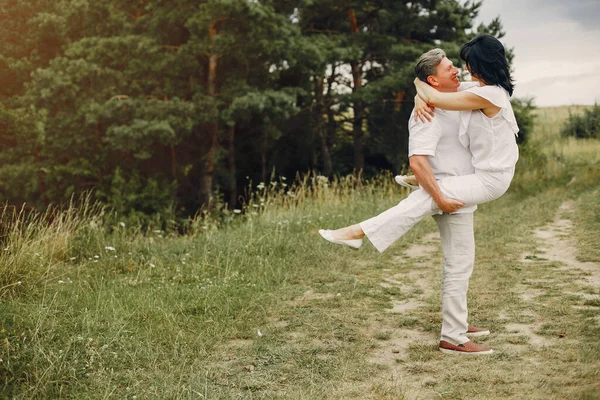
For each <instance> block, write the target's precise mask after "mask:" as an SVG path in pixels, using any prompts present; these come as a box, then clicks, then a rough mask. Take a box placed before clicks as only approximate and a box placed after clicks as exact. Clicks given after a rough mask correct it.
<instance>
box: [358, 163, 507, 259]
mask: <svg viewBox="0 0 600 400" xmlns="http://www.w3.org/2000/svg"><path fill="white" fill-rule="evenodd" d="M513 175H514V170H509V171H481V170H476V171H475V173H474V174H471V175H463V176H450V177H447V178H444V179H442V180H440V181H438V184H439V185H440V189H441V190H442V193H444V195H445V196H446V197H448V198H452V199H456V200H460V201H462V202H463V203H465V205H476V204H482V203H486V202H488V201H492V200H495V199H497V198H499V197H500V196H502V195H503V194H504V193H505V192H506V190H508V187H509V186H510V181H511V180H512V177H513ZM441 213H442V211H441V210H440V209H439V208H438V207H437V205H436V204H435V202H434V201H433V199H432V198H431V196H430V195H429V193H427V192H426V191H425V190H423V189H418V190H415V191H414V192H412V193H411V194H410V195H408V197H407V198H405V199H404V200H402V201H401V202H400V203H398V205H397V206H394V207H392V208H390V209H388V210H386V211H384V212H382V213H381V214H379V215H377V216H376V217H373V218H370V219H368V220H366V221H363V222H361V223H360V227H361V228H362V230H363V232H364V233H365V235H366V236H367V237H368V238H369V240H370V241H371V243H373V245H374V246H375V248H376V249H377V250H379V252H380V253H383V251H384V250H385V249H387V248H388V247H389V246H390V245H391V244H392V243H394V242H395V241H396V240H398V239H400V237H402V236H403V235H404V234H405V233H406V232H408V231H409V230H410V228H412V227H413V226H414V225H415V224H416V223H417V222H419V221H420V220H422V219H423V218H425V217H426V216H427V215H436V214H441Z"/></svg>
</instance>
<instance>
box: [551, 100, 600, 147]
mask: <svg viewBox="0 0 600 400" xmlns="http://www.w3.org/2000/svg"><path fill="white" fill-rule="evenodd" d="M561 134H562V135H563V136H575V137H576V138H577V139H590V138H592V139H600V106H598V104H595V105H594V107H593V108H591V109H587V110H584V112H583V114H582V115H573V114H570V115H569V119H567V121H566V122H565V124H564V125H563V127H562V130H561Z"/></svg>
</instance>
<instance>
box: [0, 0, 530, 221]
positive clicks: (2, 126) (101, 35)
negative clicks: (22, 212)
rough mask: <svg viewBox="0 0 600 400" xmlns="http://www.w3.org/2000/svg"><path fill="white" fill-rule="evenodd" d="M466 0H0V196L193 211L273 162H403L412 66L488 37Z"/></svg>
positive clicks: (267, 170) (314, 167)
mask: <svg viewBox="0 0 600 400" xmlns="http://www.w3.org/2000/svg"><path fill="white" fill-rule="evenodd" d="M480 6H481V2H480V1H479V2H477V1H476V2H472V1H466V2H462V1H457V0H417V1H405V0H361V1H356V0H329V1H325V0H297V1H290V0H210V1H201V0H200V1H199V0H172V1H165V0H132V1H128V2H123V1H120V0H94V1H92V0H52V1H50V0H10V1H8V0H1V1H0V13H1V14H0V15H1V16H2V24H0V43H3V46H2V48H1V49H0V82H1V83H2V84H1V85H0V143H1V144H2V147H1V150H0V161H1V162H0V195H1V196H2V198H3V200H4V201H7V202H10V203H13V204H20V203H23V202H27V203H28V204H31V205H34V206H36V207H43V206H44V205H48V204H56V203H61V202H63V201H65V200H67V199H68V198H69V197H70V196H72V195H73V194H77V193H81V192H83V191H87V190H93V195H94V197H95V198H96V199H98V200H100V201H102V202H105V203H106V204H109V205H111V206H112V207H113V208H115V209H116V210H117V211H119V212H121V213H128V212H130V211H135V212H140V213H144V214H148V215H152V214H156V213H161V212H163V211H165V210H166V209H168V208H169V207H172V205H174V204H175V205H176V207H177V213H178V214H180V215H191V214H194V213H195V212H197V210H198V209H199V208H200V207H210V205H211V204H214V202H215V196H220V197H222V198H223V199H224V201H225V202H226V203H229V205H230V206H235V205H236V204H239V202H240V200H241V199H240V194H241V193H242V190H243V188H245V187H247V186H248V185H249V184H250V182H253V183H254V184H258V183H259V182H266V181H267V180H268V179H269V177H270V175H271V173H272V171H276V173H277V174H278V175H282V176H287V177H294V176H295V175H296V174H297V173H298V172H300V173H302V172H307V171H319V172H320V173H321V174H323V175H325V176H332V175H334V174H349V173H352V172H353V171H362V172H363V173H365V174H373V173H376V172H377V171H379V170H381V169H391V170H394V171H400V170H401V169H402V167H403V165H404V164H405V163H406V148H407V138H408V132H407V120H408V117H409V114H410V112H411V110H412V105H413V96H414V89H413V85H412V80H413V79H414V76H413V72H412V68H413V66H414V63H415V61H416V59H417V58H418V56H419V55H420V54H422V53H423V52H425V51H427V50H429V49H431V48H433V47H442V48H443V49H445V50H446V52H447V53H448V56H449V57H450V58H451V59H453V60H454V62H455V63H456V64H457V65H458V62H459V60H458V49H459V47H460V45H461V44H462V43H464V42H466V41H467V40H469V39H470V38H471V37H473V36H475V35H476V34H479V33H488V34H492V35H494V36H496V37H499V38H501V37H502V36H503V34H504V32H503V31H502V25H501V22H500V20H499V19H498V18H497V19H495V20H493V21H491V23H490V24H488V25H483V24H481V25H479V26H476V27H475V26H474V18H475V17H476V16H477V13H478V11H479V8H480ZM509 53H510V51H509ZM510 56H511V57H512V54H510ZM525 105H526V106H530V105H531V104H530V103H528V104H525Z"/></svg>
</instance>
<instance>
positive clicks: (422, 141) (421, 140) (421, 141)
mask: <svg viewBox="0 0 600 400" xmlns="http://www.w3.org/2000/svg"><path fill="white" fill-rule="evenodd" d="M408 135H409V136H408V156H409V157H410V156H415V155H416V156H431V157H434V156H435V149H436V148H437V145H438V142H439V140H440V137H441V136H442V127H441V126H440V124H439V123H438V122H437V121H436V119H435V117H434V118H433V119H432V120H431V121H429V122H421V121H417V122H415V120H414V118H413V116H412V115H411V117H410V122H409V124H408Z"/></svg>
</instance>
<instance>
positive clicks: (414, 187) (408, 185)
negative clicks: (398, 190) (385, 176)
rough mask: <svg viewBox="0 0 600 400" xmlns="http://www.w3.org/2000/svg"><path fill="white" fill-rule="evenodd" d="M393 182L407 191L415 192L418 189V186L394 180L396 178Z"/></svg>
mask: <svg viewBox="0 0 600 400" xmlns="http://www.w3.org/2000/svg"><path fill="white" fill-rule="evenodd" d="M394 181H396V183H397V184H398V185H400V186H404V187H407V188H409V189H411V190H417V189H419V188H420V186H414V185H411V184H409V183H406V182H404V181H403V180H402V179H396V178H394Z"/></svg>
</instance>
